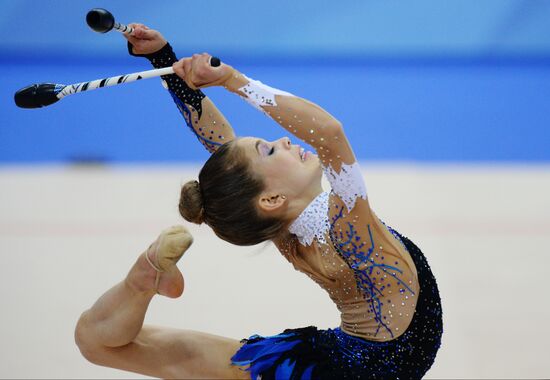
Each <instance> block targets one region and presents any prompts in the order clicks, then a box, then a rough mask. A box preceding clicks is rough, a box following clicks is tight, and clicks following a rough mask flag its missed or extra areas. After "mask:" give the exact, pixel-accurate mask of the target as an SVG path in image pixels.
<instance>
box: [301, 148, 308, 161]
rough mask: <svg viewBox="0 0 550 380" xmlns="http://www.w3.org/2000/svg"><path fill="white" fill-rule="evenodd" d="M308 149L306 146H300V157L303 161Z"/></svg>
mask: <svg viewBox="0 0 550 380" xmlns="http://www.w3.org/2000/svg"><path fill="white" fill-rule="evenodd" d="M306 154H307V152H306V150H305V149H304V148H300V158H301V159H302V161H305V159H306Z"/></svg>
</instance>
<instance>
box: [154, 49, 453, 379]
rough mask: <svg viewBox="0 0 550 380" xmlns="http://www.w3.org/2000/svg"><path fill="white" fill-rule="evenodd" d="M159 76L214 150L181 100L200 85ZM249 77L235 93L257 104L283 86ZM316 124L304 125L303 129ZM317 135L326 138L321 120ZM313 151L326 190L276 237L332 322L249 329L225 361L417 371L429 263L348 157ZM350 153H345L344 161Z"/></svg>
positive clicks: (331, 370) (359, 374)
mask: <svg viewBox="0 0 550 380" xmlns="http://www.w3.org/2000/svg"><path fill="white" fill-rule="evenodd" d="M147 58H149V59H150V60H151V62H152V63H153V65H154V66H155V67H161V66H168V65H170V64H172V63H173V62H175V60H176V58H175V55H174V53H173V52H172V50H171V48H170V47H169V45H166V46H165V48H163V49H162V50H160V51H159V52H157V53H155V54H153V55H149V56H147ZM163 79H164V80H165V83H166V85H167V87H168V89H169V91H170V93H171V95H172V97H173V99H174V101H175V102H176V104H177V106H178V108H179V110H180V111H181V112H182V114H183V116H184V117H185V120H186V122H187V124H188V125H189V127H190V128H191V129H192V130H193V132H194V133H195V135H196V136H197V137H198V139H199V141H201V143H202V144H203V145H205V147H206V148H207V149H209V150H210V151H213V150H215V148H216V145H220V144H221V143H222V142H223V141H221V140H223V136H221V135H220V136H217V137H218V139H216V136H215V135H216V134H215V133H212V134H211V135H212V136H213V137H212V138H210V135H207V136H205V135H204V133H203V134H202V135H201V133H202V131H201V130H199V131H197V130H196V129H195V128H194V126H193V123H191V111H190V110H189V108H188V106H191V108H192V109H194V110H195V111H197V113H198V114H199V117H200V112H201V108H200V107H201V100H202V99H203V98H204V94H203V93H202V92H201V91H200V90H190V89H189V87H188V86H187V85H186V84H185V82H183V81H182V80H181V79H179V78H178V77H176V76H165V77H163ZM254 82H255V81H250V83H249V84H248V85H246V86H245V87H243V91H242V93H243V94H245V96H247V97H248V99H246V100H247V101H249V102H251V103H253V105H255V106H256V107H257V108H259V109H261V110H262V111H264V112H265V108H264V106H276V101H275V97H274V95H273V94H275V95H285V96H292V95H291V94H289V93H284V92H281V91H278V90H275V91H278V92H272V91H271V90H274V89H272V88H269V87H267V86H264V85H263V84H261V83H260V82H255V83H254ZM257 83H259V84H258V85H257ZM272 117H273V116H272ZM294 118H297V117H296V115H294ZM297 119H298V120H297V123H300V122H301V120H299V118H297ZM289 127H290V125H289ZM199 132H201V133H199ZM294 132H296V130H294ZM315 132H316V131H315V130H314V129H311V130H308V135H309V133H311V135H314V134H315ZM319 136H321V137H320V140H323V139H324V138H325V137H324V136H325V135H323V134H322V131H321V130H319ZM334 138H335V139H337V138H338V136H334ZM220 139H221V140H220ZM308 142H309V141H308ZM311 142H315V140H314V139H311ZM320 149H323V148H322V147H321V148H320ZM321 153H322V154H321V157H320V158H321V161H322V163H323V168H324V171H325V175H326V177H327V179H328V180H329V182H330V184H331V192H330V193H329V192H324V193H321V194H319V195H318V196H317V197H316V198H315V199H313V201H312V202H311V203H310V204H309V206H308V207H306V208H305V209H304V210H303V212H302V213H301V215H300V216H299V217H298V218H297V219H296V220H295V221H294V222H293V223H292V224H291V225H290V227H289V233H288V235H287V236H286V237H284V238H281V239H278V240H277V241H275V244H276V245H277V247H278V249H279V250H280V251H281V253H282V254H283V255H284V257H285V258H286V259H287V260H288V261H289V262H290V263H291V264H292V265H293V266H294V267H295V268H296V269H297V270H299V271H300V272H303V273H305V274H306V275H308V276H309V277H310V278H312V279H313V280H314V281H315V282H317V283H318V284H319V285H320V286H321V287H322V288H323V289H325V290H326V291H327V292H328V294H329V296H330V297H331V299H332V300H333V301H334V303H335V304H336V306H337V308H338V309H339V310H340V312H341V324H340V327H338V328H335V329H328V330H318V329H317V328H315V327H305V328H299V329H288V330H285V331H284V332H283V333H281V334H279V335H275V336H270V337H261V336H257V335H254V336H252V337H250V338H249V339H245V340H243V343H244V344H243V346H242V347H241V349H240V350H239V351H238V352H237V353H235V355H234V356H233V358H232V362H233V364H235V365H239V366H242V367H243V368H245V369H246V370H247V371H249V372H250V375H251V377H252V378H253V379H255V378H257V377H258V376H260V377H261V378H262V379H269V378H277V379H278V378H281V379H286V378H292V379H311V378H314V379H317V378H327V379H344V378H372V379H380V378H383V379H386V378H387V379H392V378H400V379H416V378H421V377H422V376H423V375H424V374H425V373H426V371H427V370H428V369H429V368H430V366H431V365H432V363H433V362H434V359H435V356H436V353H437V351H438V349H439V346H440V342H441V335H442V329H443V326H442V311H441V302H440V297H439V292H438V288H437V284H436V282H435V279H434V277H433V274H432V272H431V270H430V267H429V266H428V264H427V262H426V259H425V257H424V256H423V254H422V252H421V251H420V250H419V249H418V248H417V247H416V245H414V244H413V243H412V242H411V241H410V240H408V239H407V238H405V237H403V236H401V235H400V234H399V233H397V232H396V231H394V230H393V229H391V228H389V227H387V226H386V225H385V224H384V223H383V222H382V221H380V220H379V219H378V218H377V217H376V216H375V215H374V213H373V212H372V210H371V208H370V205H369V202H368V198H367V193H366V187H365V184H364V181H363V178H362V175H361V171H360V168H359V165H358V164H357V162H355V161H354V160H351V163H349V164H347V163H346V162H345V161H344V159H343V158H342V160H339V161H340V162H334V164H335V167H337V168H338V170H336V169H334V167H333V166H332V161H333V160H332V159H329V157H330V156H329V157H325V153H326V154H328V149H327V148H325V151H324V152H321ZM344 153H345V152H344ZM332 157H334V158H335V161H337V160H336V158H338V159H340V156H339V155H336V156H334V154H333V156H332ZM349 157H353V156H352V155H351V156H348V159H347V160H348V161H347V162H350V159H349Z"/></svg>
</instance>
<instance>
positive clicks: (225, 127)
mask: <svg viewBox="0 0 550 380" xmlns="http://www.w3.org/2000/svg"><path fill="white" fill-rule="evenodd" d="M129 51H130V54H132V55H137V54H133V53H132V49H131V45H129ZM141 56H143V57H145V58H147V59H148V60H149V61H150V62H151V64H152V65H153V67H155V68H162V67H168V66H172V65H173V64H174V63H176V62H177V61H178V60H177V58H176V55H175V53H174V51H173V50H172V47H171V46H170V44H166V45H164V47H163V48H162V49H160V50H159V51H157V52H155V53H152V54H148V55H141ZM161 78H162V80H163V85H164V87H165V88H166V89H167V90H168V92H169V93H170V95H171V97H172V99H173V101H174V103H175V104H176V106H177V108H178V110H179V111H180V113H181V115H182V116H183V118H184V120H185V123H186V124H187V126H188V127H189V129H190V130H191V132H192V133H193V134H194V135H195V137H196V138H197V139H198V140H199V141H200V143H201V144H202V145H203V146H204V147H205V148H206V149H207V150H208V151H209V152H210V153H213V152H214V151H216V149H217V148H218V147H219V146H221V145H223V144H224V143H226V142H229V141H231V140H233V139H234V138H235V133H234V131H233V128H232V127H231V124H230V123H229V122H228V121H227V120H226V118H225V117H224V116H223V114H222V113H221V112H220V111H219V110H218V108H217V107H216V106H215V105H214V103H213V102H212V101H211V100H210V99H209V98H208V97H207V96H206V95H205V94H204V93H203V92H202V91H201V90H199V89H193V88H191V87H189V86H188V85H187V83H185V81H184V80H183V79H181V78H180V77H178V76H177V75H175V74H172V75H163V76H162V77H161Z"/></svg>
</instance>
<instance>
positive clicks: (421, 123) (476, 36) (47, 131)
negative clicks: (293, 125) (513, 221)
mask: <svg viewBox="0 0 550 380" xmlns="http://www.w3.org/2000/svg"><path fill="white" fill-rule="evenodd" d="M1 4H2V8H3V12H2V13H1V14H0V33H1V35H2V36H3V38H2V39H0V80H1V84H2V85H1V87H0V163H3V164H7V163H41V162H46V163H51V162H56V163H57V162H114V163H121V162H167V161H203V160H204V159H205V158H206V157H207V154H206V152H205V151H204V150H203V148H202V147H201V146H200V144H197V143H196V142H195V141H194V137H193V136H192V135H191V134H190V133H189V131H188V130H187V127H186V126H185V124H184V122H183V118H182V117H181V116H180V115H179V113H178V111H177V109H176V107H175V106H174V105H173V103H172V101H171V99H170V97H169V95H168V93H167V92H166V91H165V90H164V89H163V88H162V86H161V85H160V83H159V81H158V80H157V79H150V80H145V81H141V82H137V83H131V84H127V85H123V86H117V87H113V88H108V89H100V90H97V91H92V92H89V93H84V94H78V95H75V96H71V97H68V98H66V99H63V100H62V101H60V102H58V103H56V104H54V105H51V106H49V107H46V108H42V109H36V110H26V109H19V108H17V107H16V106H15V105H14V103H13V94H14V92H15V91H16V90H17V89H19V88H21V87H24V86H26V85H28V84H31V83H41V82H54V83H64V84H70V83H76V82H81V81H86V80H92V79H97V78H103V77H107V76H113V75H118V74H124V73H129V72H134V71H141V70H146V69H149V64H148V62H147V61H146V60H144V59H140V58H134V57H130V56H128V55H127V52H126V47H125V42H124V40H123V38H122V37H121V36H120V35H119V33H116V32H111V33H107V34H104V35H102V34H97V33H94V32H92V31H91V30H90V29H88V27H87V25H86V23H85V21H84V18H85V15H86V13H87V11H88V10H89V9H91V8H94V7H104V8H106V9H109V10H110V11H111V12H112V13H113V14H114V15H115V17H116V19H117V20H118V21H120V22H122V23H129V22H134V21H137V22H143V23H145V24H147V25H149V26H150V27H152V28H156V29H159V30H160V31H161V32H162V33H163V34H164V35H165V37H166V38H167V39H168V40H169V41H170V42H171V43H172V45H173V46H174V48H175V50H176V52H177V54H178V55H179V56H180V57H182V56H185V55H190V54H192V53H195V52H203V51H208V52H210V53H212V54H214V55H217V56H219V57H221V58H222V60H224V61H225V62H227V63H229V64H231V65H233V66H235V67H236V68H238V69H239V70H241V71H242V72H244V73H246V74H247V75H248V76H250V77H253V78H255V79H259V80H261V81H263V82H264V83H267V84H270V85H272V86H274V87H277V88H281V89H284V90H287V91H290V92H292V93H294V94H296V95H299V96H302V97H305V98H308V99H310V100H312V101H314V102H316V103H318V104H320V105H321V106H323V107H324V108H325V109H327V110H328V111H329V112H331V113H332V114H334V115H335V116H336V117H337V118H338V119H340V120H341V121H342V122H343V124H344V126H345V128H346V131H347V134H348V136H349V138H350V140H351V141H352V144H353V146H354V148H355V150H356V153H357V155H358V157H359V158H360V159H370V160H398V161H403V160H412V161H419V160H420V161H452V162H454V161H458V162H464V161H465V162H472V161H473V162H479V161H484V162H486V161H507V162H508V161H512V162H547V161H549V160H550V131H549V130H550V122H549V119H550V21H549V20H550V2H548V1H539V0H525V1H510V0H483V1H470V0H452V1H440V0H430V1H407V2H404V1H387V0H386V1H340V2H328V1H311V0H307V1H276V2H271V3H269V2H259V1H248V0H246V1H235V2H229V1H203V2H197V1H194V2H190V1H162V2H155V3H153V2H148V3H139V2H135V1H133V2H130V1H126V0H123V1H120V0H119V1H116V2H107V1H68V0H59V1H42V2H37V1H21V0H19V1H11V0H3V1H2V2H1ZM206 93H207V95H208V96H210V97H211V98H212V99H213V100H214V101H215V102H216V104H217V105H218V107H219V108H220V109H221V110H222V112H224V113H225V114H226V116H227V118H228V119H229V120H230V121H231V122H232V124H233V126H234V127H235V129H236V130H237V133H238V134H239V135H256V136H261V137H264V138H267V139H274V138H278V137H280V136H281V135H284V132H283V131H282V130H281V128H280V127H278V126H277V125H276V124H274V123H273V122H272V121H270V120H269V119H268V118H266V117H265V116H263V115H262V114H260V113H259V112H257V111H256V110H254V109H253V108H251V107H250V106H248V105H247V104H246V103H244V102H243V101H242V100H241V99H239V98H238V97H236V96H234V95H231V94H229V93H226V92H225V91H224V90H222V89H217V88H215V89H207V90H206Z"/></svg>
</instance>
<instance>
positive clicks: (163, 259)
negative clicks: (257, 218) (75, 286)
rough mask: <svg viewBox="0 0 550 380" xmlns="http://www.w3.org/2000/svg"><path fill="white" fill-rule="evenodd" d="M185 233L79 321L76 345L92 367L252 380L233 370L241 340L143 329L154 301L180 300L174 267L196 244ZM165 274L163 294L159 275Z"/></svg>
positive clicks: (175, 233) (168, 238)
mask: <svg viewBox="0 0 550 380" xmlns="http://www.w3.org/2000/svg"><path fill="white" fill-rule="evenodd" d="M191 240H192V238H191V235H189V233H187V231H186V230H185V229H183V228H177V227H175V228H174V227H173V228H171V229H169V230H166V231H164V232H163V233H162V234H161V236H160V237H159V239H157V241H156V242H155V243H153V244H152V245H151V247H150V248H149V250H148V251H147V252H145V253H144V254H142V255H141V256H140V257H139V258H138V259H137V261H136V263H135V264H134V266H133V267H132V269H131V270H130V272H129V273H128V275H127V276H126V278H125V279H124V280H123V281H122V282H120V283H119V284H117V285H115V286H114V287H113V288H111V289H110V290H108V291H107V292H106V293H105V294H103V295H102V296H101V297H100V298H99V299H98V300H97V301H96V303H95V304H94V305H93V306H92V308H91V309H89V310H87V311H85V312H84V313H83V314H82V316H81V317H80V319H79V321H78V324H77V326H76V331H75V340H76V343H77V345H78V347H79V349H80V351H81V352H82V354H83V355H84V357H86V358H87V359H88V360H90V361H91V362H92V363H95V364H98V365H103V366H107V367H113V368H118V369H122V370H126V371H131V372H137V373H141V374H144V375H148V376H154V377H162V378H201V377H204V378H232V379H235V378H247V377H248V373H247V372H244V371H242V370H240V369H239V368H237V367H234V366H232V365H231V364H230V363H231V362H230V358H231V356H232V355H233V354H234V353H235V352H236V351H237V350H238V349H239V347H240V343H239V341H237V340H233V339H229V338H224V337H219V336H215V335H210V334H206V333H200V332H195V331H187V330H176V329H167V328H160V327H153V326H143V320H144V318H145V313H146V311H147V308H148V306H149V303H150V301H151V299H152V298H153V296H154V295H155V294H156V292H157V291H158V293H159V294H162V295H165V296H168V297H172V298H175V297H179V296H180V295H181V293H182V291H183V277H182V275H181V272H180V271H179V270H178V269H177V267H176V266H175V263H176V261H177V260H178V259H179V257H181V255H182V253H183V251H185V250H186V249H187V248H188V247H189V245H190V243H191ZM145 255H148V257H149V259H150V260H151V261H152V262H154V263H156V266H158V267H159V268H160V269H162V270H163V272H162V275H161V276H160V280H159V281H158V289H156V288H155V279H156V276H157V272H156V270H155V269H154V268H153V267H152V266H151V265H150V264H149V263H148V262H147V259H146V256H145Z"/></svg>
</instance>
